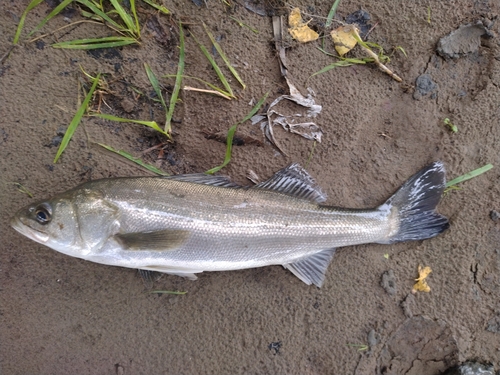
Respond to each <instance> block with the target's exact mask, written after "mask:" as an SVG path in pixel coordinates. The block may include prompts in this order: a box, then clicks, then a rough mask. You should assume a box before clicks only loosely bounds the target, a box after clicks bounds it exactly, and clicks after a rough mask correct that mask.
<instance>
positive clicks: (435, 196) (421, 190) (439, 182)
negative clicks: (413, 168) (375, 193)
mask: <svg viewBox="0 0 500 375" xmlns="http://www.w3.org/2000/svg"><path fill="white" fill-rule="evenodd" d="M445 187H446V174H445V170H444V166H443V163H441V162H434V163H432V164H430V165H428V166H427V167H425V168H423V169H422V170H421V171H420V172H418V173H417V174H415V175H414V176H413V177H411V178H410V179H409V180H408V181H406V182H405V183H404V185H403V186H401V187H400V188H399V190H398V191H397V192H396V193H395V194H394V195H393V196H392V197H391V198H389V199H388V200H387V202H386V203H385V204H384V205H383V206H385V207H387V206H386V205H390V206H392V207H395V208H397V210H398V216H399V231H398V232H397V233H396V234H395V235H394V236H392V237H391V238H390V239H389V240H388V241H387V242H386V243H394V242H400V241H412V240H423V239H426V238H430V237H434V236H437V235H438V234H439V233H441V232H443V231H445V230H446V229H448V227H449V226H450V224H449V223H448V219H447V218H446V217H444V216H443V215H440V214H438V213H437V212H436V211H435V210H436V206H437V205H438V203H439V200H440V199H441V196H442V195H443V191H444V189H445Z"/></svg>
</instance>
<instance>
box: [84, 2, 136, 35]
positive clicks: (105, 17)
mask: <svg viewBox="0 0 500 375" xmlns="http://www.w3.org/2000/svg"><path fill="white" fill-rule="evenodd" d="M75 1H76V2H78V3H80V4H82V5H84V6H86V7H87V8H89V9H90V10H91V11H92V12H94V13H95V14H96V15H97V16H99V17H101V18H102V20H103V21H104V22H107V23H109V24H110V25H111V26H112V27H113V28H115V29H116V30H118V31H127V30H126V29H125V28H124V27H123V26H122V25H120V24H119V23H117V22H115V21H114V20H113V19H112V18H110V17H109V16H108V15H107V14H106V13H104V12H103V11H102V10H101V9H99V8H98V7H97V6H96V5H95V4H94V3H92V2H91V1H88V0H75Z"/></svg>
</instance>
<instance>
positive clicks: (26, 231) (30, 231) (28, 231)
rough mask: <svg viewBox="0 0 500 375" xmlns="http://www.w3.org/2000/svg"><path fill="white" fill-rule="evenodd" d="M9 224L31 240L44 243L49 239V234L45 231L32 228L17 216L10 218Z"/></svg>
mask: <svg viewBox="0 0 500 375" xmlns="http://www.w3.org/2000/svg"><path fill="white" fill-rule="evenodd" d="M10 225H11V227H12V228H14V229H15V230H17V231H18V232H19V233H21V234H22V235H24V236H26V237H28V238H29V239H31V240H33V241H36V242H39V243H41V244H44V243H46V242H47V241H48V240H49V235H48V234H47V233H43V232H40V231H38V230H36V229H34V228H31V227H29V226H28V225H26V224H25V223H23V221H22V220H21V218H19V217H13V218H12V219H11V220H10Z"/></svg>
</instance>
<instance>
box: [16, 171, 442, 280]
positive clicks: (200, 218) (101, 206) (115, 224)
mask: <svg viewBox="0 0 500 375" xmlns="http://www.w3.org/2000/svg"><path fill="white" fill-rule="evenodd" d="M444 188H445V170H444V167H443V164H442V163H441V162H435V163H433V164H430V165H429V166H427V167H425V168H424V169H422V170H421V171H420V172H418V173H417V174H415V175H414V176H413V177H411V178H410V179H409V180H408V181H407V182H406V183H405V184H403V186H402V187H401V188H400V189H399V190H398V191H397V192H396V193H395V194H394V195H393V196H392V197H390V198H389V199H388V200H387V201H386V202H385V203H383V204H382V205H381V206H379V207H377V208H374V209H345V208H337V207H331V206H326V205H322V204H321V203H322V202H324V201H325V200H326V196H325V194H324V193H323V192H322V191H321V189H320V188H319V187H318V186H317V184H316V183H315V181H314V180H313V179H312V177H311V176H310V175H309V174H308V173H307V172H306V171H305V170H304V169H302V168H301V167H300V166H299V165H298V164H292V165H290V166H288V167H286V168H284V169H282V170H280V171H279V172H278V173H276V174H275V175H274V176H273V177H271V178H270V179H269V180H267V181H264V182H262V183H259V184H257V185H255V186H252V187H242V186H238V185H236V184H233V183H231V182H230V181H229V179H228V178H226V177H222V176H209V175H205V174H201V173H200V174H191V175H177V176H170V177H130V178H128V177H125V178H111V179H102V180H96V181H91V182H87V183H84V184H82V185H79V186H77V187H75V188H74V189H71V190H69V191H67V192H65V193H62V194H59V195H57V196H55V197H53V198H52V199H49V200H44V201H40V202H37V203H34V204H30V205H29V206H27V207H25V208H23V209H22V210H20V211H19V212H17V214H16V215H15V217H14V218H13V219H12V222H11V224H12V226H13V227H14V229H16V230H17V231H19V232H20V233H21V234H23V235H25V236H26V237H28V238H30V239H32V240H34V241H36V242H39V243H41V244H43V245H45V246H48V247H50V248H52V249H54V250H57V251H59V252H61V253H64V254H67V255H71V256H74V257H77V258H82V259H86V260H90V261H93V262H97V263H102V264H108V265H113V266H122V267H130V268H138V269H143V270H152V271H159V272H165V273H169V274H175V275H179V276H184V277H188V278H191V279H196V276H195V274H196V273H200V272H203V271H226V270H238V269H244V268H254V267H263V266H269V265H282V266H283V267H285V268H287V269H289V270H290V271H291V272H293V273H294V274H295V275H296V276H297V277H298V278H299V279H300V280H302V281H303V282H305V283H306V284H308V285H310V284H315V285H317V286H318V287H321V285H322V284H323V281H324V279H325V273H326V270H327V267H328V264H329V263H330V262H331V260H332V258H333V255H334V253H335V249H336V248H338V247H341V246H350V245H358V244H365V243H381V244H390V243H394V242H399V241H410V240H422V239H426V238H430V237H434V236H436V235H438V234H439V233H441V232H443V231H444V230H445V229H447V228H448V226H449V224H448V220H447V219H446V217H444V216H442V215H440V214H438V213H436V212H435V209H436V206H437V204H438V203H439V200H440V198H441V195H442V194H443V190H444Z"/></svg>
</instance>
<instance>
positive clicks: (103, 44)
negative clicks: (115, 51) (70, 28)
mask: <svg viewBox="0 0 500 375" xmlns="http://www.w3.org/2000/svg"><path fill="white" fill-rule="evenodd" d="M134 43H137V40H136V39H134V38H130V37H127V36H111V37H105V38H95V39H77V40H70V41H67V42H60V43H55V44H52V47H53V48H66V49H84V50H87V49H97V48H112V47H122V46H126V45H129V44H134Z"/></svg>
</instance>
